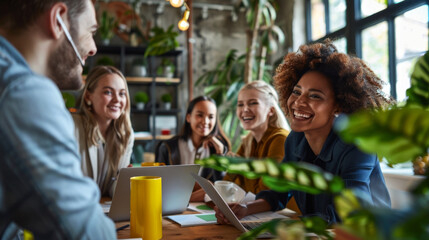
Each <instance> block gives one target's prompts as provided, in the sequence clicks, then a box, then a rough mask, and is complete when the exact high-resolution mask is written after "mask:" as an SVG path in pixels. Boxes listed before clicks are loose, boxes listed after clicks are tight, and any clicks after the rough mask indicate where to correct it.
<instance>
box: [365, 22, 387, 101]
mask: <svg viewBox="0 0 429 240" xmlns="http://www.w3.org/2000/svg"><path fill="white" fill-rule="evenodd" d="M388 46H389V44H388V41H387V22H381V23H378V24H376V25H374V26H372V27H369V28H366V29H364V30H363V31H362V59H363V60H364V61H365V62H366V63H367V64H368V65H369V66H370V67H371V69H372V70H373V71H374V72H375V73H376V74H377V76H378V77H380V78H381V79H382V80H383V81H385V82H386V84H385V85H384V86H383V92H385V93H386V94H390V85H389V84H387V79H389V49H388Z"/></svg>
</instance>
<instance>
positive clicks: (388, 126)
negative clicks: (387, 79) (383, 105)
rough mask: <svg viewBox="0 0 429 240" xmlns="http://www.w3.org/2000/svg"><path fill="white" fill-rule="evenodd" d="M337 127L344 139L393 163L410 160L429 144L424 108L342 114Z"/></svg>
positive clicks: (426, 112)
mask: <svg viewBox="0 0 429 240" xmlns="http://www.w3.org/2000/svg"><path fill="white" fill-rule="evenodd" d="M336 129H337V131H339V134H340V136H341V137H342V138H343V139H344V141H346V142H350V143H353V144H356V145H357V146H358V147H359V148H360V149H361V150H362V151H365V152H368V153H377V154H378V155H380V156H383V157H385V158H386V159H387V161H388V162H389V163H390V164H397V163H402V162H407V161H411V160H413V159H415V157H417V156H419V155H423V154H424V153H426V149H427V148H428V147H429V112H428V111H425V110H423V109H416V108H393V109H390V110H385V111H363V112H358V113H355V114H352V115H350V116H348V117H346V116H344V117H342V118H340V119H339V120H338V122H337V124H336Z"/></svg>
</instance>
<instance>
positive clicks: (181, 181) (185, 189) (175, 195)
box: [108, 164, 200, 221]
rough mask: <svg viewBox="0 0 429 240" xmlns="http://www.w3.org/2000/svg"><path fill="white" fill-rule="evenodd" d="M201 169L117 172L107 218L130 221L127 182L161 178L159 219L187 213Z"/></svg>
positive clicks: (172, 167)
mask: <svg viewBox="0 0 429 240" xmlns="http://www.w3.org/2000/svg"><path fill="white" fill-rule="evenodd" d="M199 169H200V165H197V164H190V165H168V166H159V167H133V168H122V169H120V170H119V175H118V181H117V184H116V189H115V193H114V195H113V198H112V203H111V206H110V210H109V211H108V216H109V217H110V218H111V219H112V220H114V221H128V220H130V178H131V177H134V176H159V177H161V178H162V180H161V181H162V215H170V214H178V213H182V212H183V211H185V210H186V207H187V206H188V203H189V199H190V197H191V193H192V189H193V188H194V184H195V180H194V178H193V177H192V175H191V173H194V174H198V171H199Z"/></svg>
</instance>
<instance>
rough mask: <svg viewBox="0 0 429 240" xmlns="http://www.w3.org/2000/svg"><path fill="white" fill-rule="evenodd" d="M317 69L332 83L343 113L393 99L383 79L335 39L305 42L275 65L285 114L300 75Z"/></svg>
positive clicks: (384, 103) (276, 78)
mask: <svg viewBox="0 0 429 240" xmlns="http://www.w3.org/2000/svg"><path fill="white" fill-rule="evenodd" d="M309 71H317V72H319V73H322V74H324V75H325V76H327V77H328V78H329V79H330V80H331V83H332V86H333V88H334V94H335V101H336V103H337V104H338V106H339V108H340V111H341V112H342V113H352V112H355V111H357V110H359V109H363V108H370V107H383V106H385V105H386V104H388V103H391V102H392V101H393V100H392V99H391V98H389V97H386V96H385V95H384V94H383V92H382V84H383V81H382V80H381V79H380V78H379V77H377V76H376V75H375V73H374V72H373V71H372V70H371V69H370V68H369V67H368V66H367V65H366V64H365V63H364V61H362V60H361V59H359V58H357V57H353V56H349V55H347V54H344V53H339V52H338V51H337V48H336V47H335V46H334V45H333V44H332V42H331V41H330V40H329V39H327V40H325V42H324V43H314V44H310V45H302V46H301V47H300V48H299V51H298V52H293V53H289V54H287V55H286V56H285V57H284V59H283V63H282V64H280V65H279V66H278V67H277V69H276V75H275V76H274V86H275V87H276V90H277V92H278V93H279V100H280V104H281V105H282V107H283V110H284V112H285V113H286V115H288V114H289V112H288V109H287V100H288V98H289V96H290V95H291V94H292V90H293V88H294V86H295V85H296V84H297V83H298V81H299V80H300V79H301V77H302V76H303V75H304V74H305V73H307V72H309Z"/></svg>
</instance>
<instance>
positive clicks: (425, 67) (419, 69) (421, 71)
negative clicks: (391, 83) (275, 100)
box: [407, 52, 429, 109]
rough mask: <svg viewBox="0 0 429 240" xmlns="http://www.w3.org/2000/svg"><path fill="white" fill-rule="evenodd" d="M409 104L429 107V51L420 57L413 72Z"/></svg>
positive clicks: (408, 93) (408, 92)
mask: <svg viewBox="0 0 429 240" xmlns="http://www.w3.org/2000/svg"><path fill="white" fill-rule="evenodd" d="M407 96H408V99H407V105H412V106H416V105H417V106H420V107H422V108H425V109H428V108H429V53H428V52H427V53H426V54H425V55H423V56H422V57H420V58H419V59H418V60H417V62H416V64H415V66H414V70H413V72H412V74H411V87H410V88H409V89H408V90H407Z"/></svg>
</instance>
